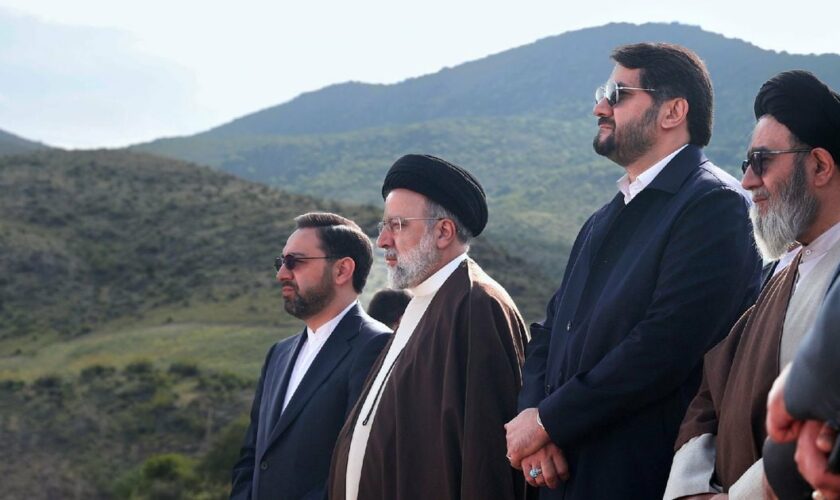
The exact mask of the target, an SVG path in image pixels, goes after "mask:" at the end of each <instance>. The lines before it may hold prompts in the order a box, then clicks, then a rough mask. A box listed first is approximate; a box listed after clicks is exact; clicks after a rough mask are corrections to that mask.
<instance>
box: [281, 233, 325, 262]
mask: <svg viewBox="0 0 840 500" xmlns="http://www.w3.org/2000/svg"><path fill="white" fill-rule="evenodd" d="M320 248H321V239H320V238H319V237H318V232H317V231H316V230H315V228H311V227H307V228H303V229H298V230H297V231H295V232H294V233H292V234H291V235H290V236H289V239H288V240H286V246H285V247H283V255H287V254H300V255H304V256H307V257H313V256H315V255H316V254H317V252H318V250H320Z"/></svg>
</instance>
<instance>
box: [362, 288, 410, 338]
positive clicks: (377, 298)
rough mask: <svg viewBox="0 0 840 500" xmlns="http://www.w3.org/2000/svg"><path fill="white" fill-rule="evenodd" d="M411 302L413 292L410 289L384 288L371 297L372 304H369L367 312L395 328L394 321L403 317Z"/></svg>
mask: <svg viewBox="0 0 840 500" xmlns="http://www.w3.org/2000/svg"><path fill="white" fill-rule="evenodd" d="M409 302H411V293H409V292H408V290H394V289H392V288H383V289H382V290H379V291H378V292H376V293H375V294H373V298H371V299H370V304H368V308H367V313H368V314H370V316H371V317H372V318H373V319H375V320H377V321H380V322H382V323H385V324H386V325H388V326H389V327H391V328H393V326H394V323H396V322H397V320H399V319H400V318H402V315H403V313H405V308H406V307H407V306H408V303H409Z"/></svg>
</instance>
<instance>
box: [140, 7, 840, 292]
mask: <svg viewBox="0 0 840 500" xmlns="http://www.w3.org/2000/svg"><path fill="white" fill-rule="evenodd" d="M638 41H663V42H671V43H678V44H681V45H685V46H687V47H689V48H691V49H693V50H695V51H696V52H697V53H698V54H699V55H700V56H701V58H702V59H703V60H704V61H705V62H706V63H707V65H708V68H709V71H710V73H711V75H712V79H713V83H714V88H715V94H716V104H715V123H714V135H713V139H712V143H711V144H710V146H709V147H708V148H707V149H706V153H707V155H708V156H709V157H710V159H711V160H712V161H714V162H715V163H717V164H718V165H720V166H722V167H723V168H724V169H726V170H728V171H730V172H731V173H733V174H735V173H737V172H736V171H737V165H739V164H740V159H741V157H742V156H743V154H744V151H745V149H746V146H747V143H748V141H749V134H750V131H751V129H752V125H753V123H754V117H753V114H752V103H753V98H754V96H755V93H756V92H757V90H758V88H759V87H760V85H761V84H762V83H763V82H764V81H765V80H766V79H767V78H769V77H770V76H772V75H774V74H775V73H777V72H779V71H782V70H785V69H793V68H802V69H807V70H810V71H813V72H814V73H815V74H817V75H818V76H819V77H820V78H822V79H823V80H824V81H826V82H827V83H828V84H829V85H830V86H832V87H834V88H840V55H836V54H829V55H819V56H815V55H792V54H788V53H784V52H782V53H778V52H773V51H768V50H763V49H760V48H758V47H756V46H754V45H752V44H750V43H747V42H744V41H741V40H737V39H731V38H726V37H724V36H721V35H718V34H714V33H709V32H707V31H704V30H702V29H701V28H699V27H695V26H686V25H681V24H643V25H632V24H610V25H606V26H602V27H597V28H588V29H583V30H579V31H573V32H568V33H564V34H562V35H557V36H553V37H549V38H545V39H542V40H539V41H536V42H534V43H532V44H529V45H525V46H522V47H517V48H514V49H511V50H507V51H504V52H501V53H498V54H494V55H491V56H488V57H485V58H483V59H480V60H476V61H471V62H467V63H464V64H461V65H458V66H456V67H453V68H446V69H443V70H441V71H439V72H437V73H434V74H430V75H424V76H420V77H417V78H411V79H408V80H405V81H403V82H400V83H397V84H392V85H375V84H365V83H359V82H348V83H343V84H338V85H332V86H329V87H327V88H324V89H321V90H318V91H315V92H310V93H306V94H303V95H301V96H299V97H297V98H295V99H293V100H291V101H289V102H287V103H283V104H280V105H277V106H273V107H270V108H267V109H264V110H261V111H258V112H256V113H253V114H249V115H247V116H243V117H241V118H237V119H235V120H233V121H231V122H230V123H227V124H224V125H221V126H219V127H216V128H213V129H211V130H208V131H206V132H202V133H199V134H196V135H192V136H188V137H178V138H169V139H160V140H157V141H154V142H151V143H147V144H140V145H137V146H135V147H134V148H133V149H135V150H140V151H146V152H153V153H155V154H160V155H164V156H170V157H174V158H181V159H186V160H189V161H193V162H197V163H201V164H205V165H210V166H212V167H215V168H218V169H221V170H224V171H226V172H230V173H233V174H236V175H238V176H241V177H244V178H246V179H250V180H253V181H257V182H262V183H266V184H269V185H273V186H278V187H282V188H283V189H284V190H287V191H291V192H298V193H305V194H310V195H315V196H318V197H323V198H332V199H341V200H349V201H354V202H360V203H381V199H380V198H379V184H380V183H381V180H382V177H383V176H384V173H385V172H386V170H387V168H388V167H389V166H390V164H391V163H393V161H394V160H395V159H396V158H398V157H399V156H401V155H402V154H405V153H409V152H423V153H430V154H435V155H439V156H442V157H444V158H447V159H449V160H451V161H454V162H455V163H458V164H460V165H462V166H464V167H466V168H467V169H469V170H471V171H473V172H474V173H476V174H477V175H478V177H479V179H480V180H481V181H482V182H483V184H484V187H485V189H486V191H487V193H488V199H489V201H490V211H491V213H490V224H489V226H488V234H489V235H490V237H491V238H493V239H495V240H498V241H499V242H500V244H501V245H502V246H504V247H505V248H506V249H507V250H508V251H509V252H512V253H519V254H524V255H527V257H528V261H529V262H531V263H533V264H534V265H536V266H537V267H539V268H541V271H542V272H544V273H546V275H547V276H548V277H549V278H550V279H552V280H553V281H554V282H556V283H557V282H559V280H560V278H561V277H562V270H563V266H564V265H565V260H566V258H567V255H568V249H569V246H570V243H571V241H572V240H573V238H574V236H575V233H576V231H577V229H578V228H579V227H580V225H581V224H582V222H583V221H584V220H585V218H586V217H587V216H588V214H590V213H591V212H592V211H593V210H594V209H595V208H596V207H597V206H599V205H601V204H603V203H605V202H606V201H608V200H609V198H610V197H611V195H612V193H614V192H615V184H614V181H615V180H616V179H617V178H618V177H619V176H620V175H621V173H622V171H621V169H620V168H619V167H617V166H615V165H614V164H611V163H610V162H609V161H607V160H605V159H603V158H600V157H598V156H596V155H595V153H594V152H593V151H592V148H591V141H592V137H593V136H594V134H595V131H596V126H595V120H594V118H593V117H592V115H591V109H592V105H593V98H592V95H593V92H594V89H595V88H596V87H597V86H598V85H600V84H601V83H602V82H603V81H604V80H606V79H607V78H608V76H609V73H610V71H611V68H612V62H611V60H610V59H609V54H610V52H611V50H612V49H613V48H614V47H616V46H618V45H620V44H624V43H631V42H638Z"/></svg>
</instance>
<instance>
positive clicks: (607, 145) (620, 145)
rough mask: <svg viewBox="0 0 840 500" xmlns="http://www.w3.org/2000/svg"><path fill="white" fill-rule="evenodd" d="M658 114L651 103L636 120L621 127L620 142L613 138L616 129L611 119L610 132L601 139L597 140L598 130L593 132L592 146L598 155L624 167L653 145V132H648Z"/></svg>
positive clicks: (616, 131)
mask: <svg viewBox="0 0 840 500" xmlns="http://www.w3.org/2000/svg"><path fill="white" fill-rule="evenodd" d="M658 115H659V110H658V109H657V107H656V106H654V105H651V106H650V107H649V108H648V110H647V111H645V113H644V114H643V115H642V117H641V118H640V119H639V120H638V121H635V122H632V123H628V124H627V125H625V126H624V127H622V132H623V136H622V139H621V142H618V141H617V140H616V138H615V136H616V133H618V129H617V128H616V127H615V121H614V120H613V121H612V123H613V130H612V133H611V134H610V135H609V136H607V137H606V138H605V139H604V140H603V141H599V140H598V139H599V136H600V134H601V132H600V131H598V133H597V134H595V139H593V140H592V148H593V149H594V150H595V152H596V153H598V154H599V155H601V156H606V157H607V158H609V159H610V160H612V161H614V162H615V163H617V164H619V165H621V166H622V167H626V166H627V165H630V164H631V163H633V162H634V161H636V160H638V159H639V158H641V157H642V156H643V155H644V154H645V153H647V152H648V151H650V148H651V147H652V146H653V134H652V133H650V130H651V126H652V125H653V124H654V123H656V117H657V116H658ZM601 120H605V121H606V119H605V118H601V119H600V120H598V122H599V124H600V123H601Z"/></svg>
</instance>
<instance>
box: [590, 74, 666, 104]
mask: <svg viewBox="0 0 840 500" xmlns="http://www.w3.org/2000/svg"><path fill="white" fill-rule="evenodd" d="M622 90H644V91H645V92H656V89H643V88H640V87H622V86H621V85H619V84H617V83H615V80H610V81H608V82H607V83H605V84H603V85H601V86H600V87H598V88H597V89H595V104H598V103H599V102H601V99H606V100H607V104H609V105H610V106H615V105H616V104H618V101H619V100H620V99H621V91H622Z"/></svg>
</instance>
